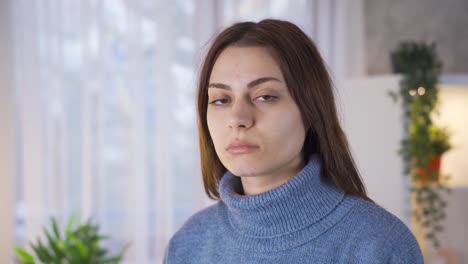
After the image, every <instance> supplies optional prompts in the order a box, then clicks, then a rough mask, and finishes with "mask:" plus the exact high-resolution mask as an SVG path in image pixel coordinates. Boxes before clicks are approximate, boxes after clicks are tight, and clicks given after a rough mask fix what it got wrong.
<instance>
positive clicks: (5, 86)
mask: <svg viewBox="0 0 468 264" xmlns="http://www.w3.org/2000/svg"><path fill="white" fill-rule="evenodd" d="M9 11H10V2H9V1H8V0H5V1H0V234H1V235H0V263H5V264H9V263H13V261H12V253H13V251H12V246H13V244H12V243H13V221H14V218H13V215H14V213H13V212H14V192H13V190H14V184H13V183H14V150H15V147H14V143H15V129H14V88H13V56H12V52H11V49H12V42H11V40H12V39H13V38H12V37H11V35H12V31H11V29H10V12H9Z"/></svg>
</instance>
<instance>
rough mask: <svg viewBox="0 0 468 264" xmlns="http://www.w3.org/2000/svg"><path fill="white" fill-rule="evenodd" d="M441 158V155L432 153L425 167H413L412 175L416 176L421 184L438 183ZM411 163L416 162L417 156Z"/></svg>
mask: <svg viewBox="0 0 468 264" xmlns="http://www.w3.org/2000/svg"><path fill="white" fill-rule="evenodd" d="M441 158H442V155H434V156H432V157H431V158H430V159H429V163H428V165H427V167H425V168H421V167H414V169H413V175H416V176H417V178H416V179H417V181H418V182H419V183H420V184H421V185H428V184H431V183H439V175H440V161H441ZM413 164H417V158H414V159H413Z"/></svg>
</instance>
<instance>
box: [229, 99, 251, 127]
mask: <svg viewBox="0 0 468 264" xmlns="http://www.w3.org/2000/svg"><path fill="white" fill-rule="evenodd" d="M253 123H254V117H253V113H252V109H251V105H250V104H249V102H243V101H240V100H237V102H234V103H232V105H231V108H230V113H229V116H228V117H227V124H228V126H229V128H240V127H243V128H249V127H251V126H252V124H253Z"/></svg>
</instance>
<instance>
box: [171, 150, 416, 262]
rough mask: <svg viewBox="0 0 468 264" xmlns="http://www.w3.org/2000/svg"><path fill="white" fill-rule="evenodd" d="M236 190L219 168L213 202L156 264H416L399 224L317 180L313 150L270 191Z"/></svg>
mask: <svg viewBox="0 0 468 264" xmlns="http://www.w3.org/2000/svg"><path fill="white" fill-rule="evenodd" d="M240 188H241V183H240V178H239V177H237V176H234V175H233V174H232V173H230V172H226V174H225V175H224V176H223V177H222V179H221V182H220V184H219V192H220V195H221V201H219V202H218V203H216V204H215V205H213V206H211V207H208V208H206V209H204V210H202V211H200V212H198V213H197V214H195V215H194V216H192V217H191V218H190V219H189V220H188V221H187V222H186V223H185V224H184V226H183V227H182V228H181V229H180V230H179V231H178V232H177V233H176V234H175V235H174V236H173V237H172V239H171V241H170V242H169V245H168V247H167V249H166V256H165V260H164V263H167V264H179V263H184V264H185V263H204V264H205V263H235V264H239V263H268V264H271V263H412V264H418V263H423V260H422V256H421V251H420V249H419V246H418V243H417V241H416V240H415V238H414V236H413V234H412V233H411V231H410V230H409V229H408V228H407V227H406V226H405V224H403V223H402V222H401V221H400V220H399V219H398V218H397V217H395V216H394V215H392V214H391V213H389V212H388V211H386V210H385V209H383V208H382V207H380V206H378V205H375V204H372V203H370V202H368V201H366V200H364V199H361V198H358V197H355V196H350V195H347V194H345V193H343V192H342V191H341V190H339V189H338V188H336V187H335V186H334V185H333V184H331V183H329V182H327V181H325V180H323V179H322V177H320V159H319V158H318V156H316V155H314V156H312V158H311V159H310V161H309V162H308V163H307V164H306V166H305V167H304V168H303V169H302V170H301V171H300V172H299V173H298V174H297V175H295V176H294V177H292V178H291V179H289V180H288V181H287V182H286V183H284V184H283V185H281V186H279V187H277V188H275V189H273V190H270V191H267V192H264V193H261V194H257V195H252V196H246V195H241V194H239V192H240Z"/></svg>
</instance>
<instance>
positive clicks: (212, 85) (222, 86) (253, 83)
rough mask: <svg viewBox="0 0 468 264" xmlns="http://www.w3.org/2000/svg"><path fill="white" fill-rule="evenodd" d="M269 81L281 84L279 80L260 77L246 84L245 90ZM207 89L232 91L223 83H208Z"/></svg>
mask: <svg viewBox="0 0 468 264" xmlns="http://www.w3.org/2000/svg"><path fill="white" fill-rule="evenodd" d="M269 81H275V82H281V81H280V80H279V79H277V78H275V77H262V78H258V79H256V80H253V81H251V82H249V84H247V88H249V89H250V88H253V87H255V86H257V85H260V84H262V83H264V82H269ZM208 88H219V89H225V90H232V88H231V87H230V86H229V85H226V84H223V83H210V84H209V85H208Z"/></svg>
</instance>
